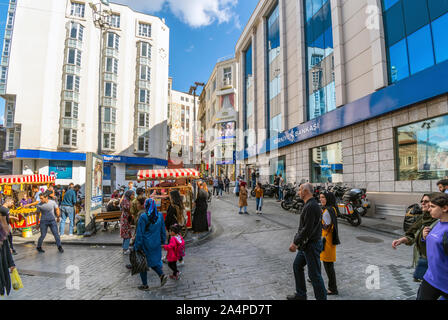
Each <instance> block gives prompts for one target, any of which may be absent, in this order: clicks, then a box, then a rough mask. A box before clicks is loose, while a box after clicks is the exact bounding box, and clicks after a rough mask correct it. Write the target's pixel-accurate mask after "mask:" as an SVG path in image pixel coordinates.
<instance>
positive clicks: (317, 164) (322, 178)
mask: <svg viewBox="0 0 448 320" xmlns="http://www.w3.org/2000/svg"><path fill="white" fill-rule="evenodd" d="M311 158H312V161H311V175H312V177H311V179H312V182H313V183H327V182H328V183H338V182H343V179H342V178H343V168H344V166H343V162H342V143H341V142H338V143H334V144H330V145H326V146H323V147H318V148H314V149H312V152H311Z"/></svg>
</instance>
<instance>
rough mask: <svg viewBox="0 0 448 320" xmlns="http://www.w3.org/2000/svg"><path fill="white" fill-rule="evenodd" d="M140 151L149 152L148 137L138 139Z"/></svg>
mask: <svg viewBox="0 0 448 320" xmlns="http://www.w3.org/2000/svg"><path fill="white" fill-rule="evenodd" d="M138 151H140V152H149V139H148V138H147V137H138Z"/></svg>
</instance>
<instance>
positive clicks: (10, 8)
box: [9, 3, 16, 12]
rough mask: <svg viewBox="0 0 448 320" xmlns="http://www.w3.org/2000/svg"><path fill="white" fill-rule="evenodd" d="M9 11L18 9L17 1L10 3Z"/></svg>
mask: <svg viewBox="0 0 448 320" xmlns="http://www.w3.org/2000/svg"><path fill="white" fill-rule="evenodd" d="M9 11H10V12H11V11H16V4H15V3H10V4H9Z"/></svg>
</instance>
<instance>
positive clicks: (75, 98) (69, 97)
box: [63, 90, 79, 103]
mask: <svg viewBox="0 0 448 320" xmlns="http://www.w3.org/2000/svg"><path fill="white" fill-rule="evenodd" d="M63 97H64V100H65V101H69V102H76V103H79V93H78V92H75V91H67V90H64V91H63Z"/></svg>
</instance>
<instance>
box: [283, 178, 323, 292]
mask: <svg viewBox="0 0 448 320" xmlns="http://www.w3.org/2000/svg"><path fill="white" fill-rule="evenodd" d="M299 196H300V198H301V199H303V201H305V206H304V207H303V211H302V215H301V217H300V225H299V231H298V232H297V234H296V236H295V237H294V242H293V243H292V244H291V246H290V247H289V251H291V252H296V251H297V250H298V252H297V256H296V259H295V260H294V265H293V269H294V278H295V281H296V293H295V294H293V295H291V296H288V297H287V299H288V300H306V299H307V296H306V283H305V272H304V267H305V266H306V265H308V276H309V277H310V279H311V283H312V285H313V289H314V296H315V297H316V300H326V299H327V291H326V289H325V284H324V280H323V279H322V274H321V265H320V253H321V251H322V239H321V238H322V213H321V210H320V207H319V205H318V204H317V201H316V200H315V199H314V197H313V186H312V185H311V184H309V183H306V184H303V185H301V186H300V189H299Z"/></svg>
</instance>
